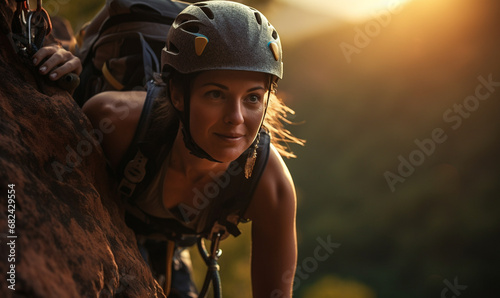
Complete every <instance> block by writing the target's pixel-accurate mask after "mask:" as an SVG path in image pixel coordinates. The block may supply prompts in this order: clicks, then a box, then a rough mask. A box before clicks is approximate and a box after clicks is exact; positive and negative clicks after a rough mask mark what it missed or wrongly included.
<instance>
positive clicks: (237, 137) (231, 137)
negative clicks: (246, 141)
mask: <svg viewBox="0 0 500 298" xmlns="http://www.w3.org/2000/svg"><path fill="white" fill-rule="evenodd" d="M215 135H216V136H218V137H219V138H221V139H223V140H226V141H230V142H234V141H239V140H241V139H242V138H243V137H244V135H242V134H233V133H228V134H222V133H215Z"/></svg>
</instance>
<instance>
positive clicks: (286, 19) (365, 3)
mask: <svg viewBox="0 0 500 298" xmlns="http://www.w3.org/2000/svg"><path fill="white" fill-rule="evenodd" d="M410 1H411V0H276V1H274V2H271V3H272V4H271V5H270V6H268V7H267V8H266V13H265V14H266V16H267V17H268V18H269V20H270V21H271V23H272V24H273V25H274V26H275V27H276V29H278V32H279V33H280V36H281V37H282V38H284V39H286V40H287V41H297V40H300V39H301V38H302V37H303V36H307V35H308V34H310V33H311V32H314V31H317V30H322V28H331V27H332V26H336V25H341V24H343V22H346V21H347V22H363V21H364V20H366V19H368V18H371V17H373V16H374V15H377V14H380V13H383V12H386V13H387V11H388V10H389V12H390V10H391V9H393V8H394V7H395V6H396V7H399V8H400V9H401V8H403V7H404V4H406V3H408V2H410Z"/></svg>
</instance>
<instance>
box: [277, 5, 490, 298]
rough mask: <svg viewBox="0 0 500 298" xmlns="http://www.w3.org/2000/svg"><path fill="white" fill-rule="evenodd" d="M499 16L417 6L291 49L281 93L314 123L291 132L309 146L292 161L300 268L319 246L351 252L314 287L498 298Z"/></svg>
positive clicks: (475, 8)
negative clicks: (333, 283) (332, 278)
mask: <svg viewBox="0 0 500 298" xmlns="http://www.w3.org/2000/svg"><path fill="white" fill-rule="evenodd" d="M499 8H500V6H499V3H498V2H494V1H487V0H482V1H472V0H467V1H451V0H446V1H440V2H439V3H435V1H428V0H421V1H414V2H411V3H409V4H407V5H405V6H404V7H401V9H400V10H399V11H398V13H387V14H386V15H384V16H382V17H381V18H380V19H378V20H377V19H375V20H372V21H367V22H365V23H361V24H348V25H345V26H343V27H341V28H334V29H325V30H322V31H318V32H317V34H316V35H314V36H312V37H310V38H307V39H303V40H302V41H301V42H298V43H297V42H294V43H293V44H289V45H287V44H286V43H285V45H284V48H285V59H286V61H285V77H284V80H283V81H282V82H281V83H280V89H279V91H280V92H281V94H282V95H284V97H285V98H286V100H287V101H288V102H289V103H290V105H291V106H292V107H293V108H294V109H295V110H296V111H297V116H296V118H295V121H297V122H301V121H304V122H305V123H304V124H301V125H297V126H293V127H291V129H292V130H293V132H294V133H296V134H297V135H298V136H300V137H304V138H306V139H307V140H308V143H307V145H306V147H304V148H298V149H296V151H297V153H298V155H299V159H297V160H291V161H288V164H289V166H290V168H291V171H292V173H293V175H294V178H295V181H296V184H297V188H298V192H299V214H298V226H299V239H300V240H301V242H300V248H301V249H300V256H299V264H300V260H301V259H302V260H304V259H305V258H307V257H308V256H310V255H311V254H312V252H313V250H314V247H315V245H317V243H316V241H315V239H316V238H317V237H318V236H322V237H326V235H331V237H332V239H334V241H335V242H338V243H341V245H342V246H341V248H339V250H338V252H336V253H335V254H334V255H333V257H331V258H329V259H328V260H327V261H325V263H323V264H320V265H319V266H318V270H317V271H315V272H314V273H313V274H312V276H313V278H310V279H308V280H307V281H305V282H304V283H303V285H304V284H307V285H311V284H313V283H314V282H315V281H317V280H319V279H321V277H322V276H324V275H327V274H330V275H338V276H342V277H344V278H349V279H353V280H358V281H361V282H363V283H365V284H367V285H369V286H370V287H371V288H372V289H374V290H375V292H376V294H377V297H384V298H385V297H403V296H404V297H431V296H437V295H439V293H441V290H442V288H443V287H445V285H444V280H445V279H448V280H453V278H455V277H457V276H458V280H459V281H460V282H462V281H463V284H466V285H469V286H470V287H469V289H468V290H467V291H468V293H467V294H468V296H469V295H472V293H473V292H474V294H475V295H472V296H474V297H491V296H488V294H489V293H493V292H492V291H493V290H494V289H493V288H494V284H495V282H494V280H496V278H498V273H496V271H495V268H496V267H497V266H498V265H499V259H498V258H497V257H495V253H494V252H495V251H498V249H499V248H500V243H499V242H498V240H497V237H496V236H495V235H498V232H499V229H500V225H499V224H500V221H499V220H498V216H497V214H498V213H499V211H500V204H499V202H498V193H499V190H500V189H499V185H498V178H499V177H500V175H499V174H500V160H499V157H498V156H497V152H498V151H499V150H500V142H499V135H500V122H499V121H498V116H497V113H498V111H499V108H500V102H499V99H500V95H498V92H497V88H498V86H499V85H500V60H499V59H498V53H499V50H500V40H499V38H498V31H497V30H496V29H495V28H498V27H499V25H500V24H499V21H498V18H497V17H496V16H497V15H498V12H499ZM346 53H348V54H346ZM488 82H489V83H488ZM481 86H482V87H481ZM479 98H483V99H479ZM306 288H307V287H306V286H301V287H300V288H299V289H298V292H299V293H302V294H303V293H304V292H305V289H306ZM408 289H411V292H412V293H410V294H409V293H407V292H408ZM476 294H477V295H476ZM472 296H470V297H472Z"/></svg>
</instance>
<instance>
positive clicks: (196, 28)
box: [182, 24, 200, 33]
mask: <svg viewBox="0 0 500 298" xmlns="http://www.w3.org/2000/svg"><path fill="white" fill-rule="evenodd" d="M182 29H183V30H185V31H187V32H189V33H198V31H200V27H199V26H198V25H194V24H184V26H182Z"/></svg>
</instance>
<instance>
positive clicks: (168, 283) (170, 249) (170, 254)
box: [164, 240, 175, 296]
mask: <svg viewBox="0 0 500 298" xmlns="http://www.w3.org/2000/svg"><path fill="white" fill-rule="evenodd" d="M174 251H175V242H174V241H171V240H167V264H166V266H167V267H166V272H165V287H164V292H165V296H168V295H169V294H170V289H171V288H172V260H173V258H174Z"/></svg>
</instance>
